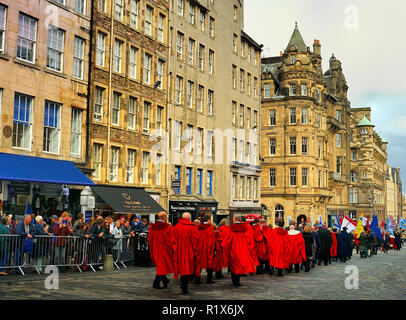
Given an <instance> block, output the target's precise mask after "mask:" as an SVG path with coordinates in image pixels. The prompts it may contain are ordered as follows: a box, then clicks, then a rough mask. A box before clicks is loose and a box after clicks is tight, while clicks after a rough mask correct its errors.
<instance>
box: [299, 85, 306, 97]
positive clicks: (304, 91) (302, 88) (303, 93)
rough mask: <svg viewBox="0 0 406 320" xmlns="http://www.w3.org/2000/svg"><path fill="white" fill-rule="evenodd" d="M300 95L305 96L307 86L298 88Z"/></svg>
mask: <svg viewBox="0 0 406 320" xmlns="http://www.w3.org/2000/svg"><path fill="white" fill-rule="evenodd" d="M300 93H301V95H302V96H307V86H306V85H305V84H302V85H301V86H300Z"/></svg>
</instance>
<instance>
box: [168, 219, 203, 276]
mask: <svg viewBox="0 0 406 320" xmlns="http://www.w3.org/2000/svg"><path fill="white" fill-rule="evenodd" d="M173 235H174V238H175V252H174V259H173V260H174V264H175V273H174V277H175V279H178V276H179V275H181V276H185V275H193V274H195V275H197V276H198V275H199V274H197V273H196V271H197V269H198V268H197V267H198V265H199V242H200V235H199V231H198V229H197V226H196V225H195V224H194V223H193V222H191V221H190V220H188V219H184V218H180V219H178V224H177V225H175V226H174V227H173Z"/></svg>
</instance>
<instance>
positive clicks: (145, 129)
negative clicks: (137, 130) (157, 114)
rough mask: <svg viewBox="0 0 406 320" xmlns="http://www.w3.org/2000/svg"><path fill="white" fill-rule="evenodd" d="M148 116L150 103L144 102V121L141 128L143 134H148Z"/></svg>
mask: <svg viewBox="0 0 406 320" xmlns="http://www.w3.org/2000/svg"><path fill="white" fill-rule="evenodd" d="M150 115H151V103H149V102H147V101H144V121H143V128H142V130H143V131H144V132H149V128H150V125H149V123H150V120H149V119H150Z"/></svg>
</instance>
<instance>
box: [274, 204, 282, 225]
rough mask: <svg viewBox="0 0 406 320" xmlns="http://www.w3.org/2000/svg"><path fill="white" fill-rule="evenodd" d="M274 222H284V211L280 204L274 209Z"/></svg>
mask: <svg viewBox="0 0 406 320" xmlns="http://www.w3.org/2000/svg"><path fill="white" fill-rule="evenodd" d="M275 221H284V211H283V207H282V206H281V205H280V204H278V205H277V206H276V207H275Z"/></svg>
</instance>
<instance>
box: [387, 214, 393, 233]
mask: <svg viewBox="0 0 406 320" xmlns="http://www.w3.org/2000/svg"><path fill="white" fill-rule="evenodd" d="M386 229H387V230H388V232H389V233H390V234H391V235H392V236H393V235H394V234H393V226H392V221H391V220H390V219H389V218H388V222H387V224H386Z"/></svg>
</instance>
